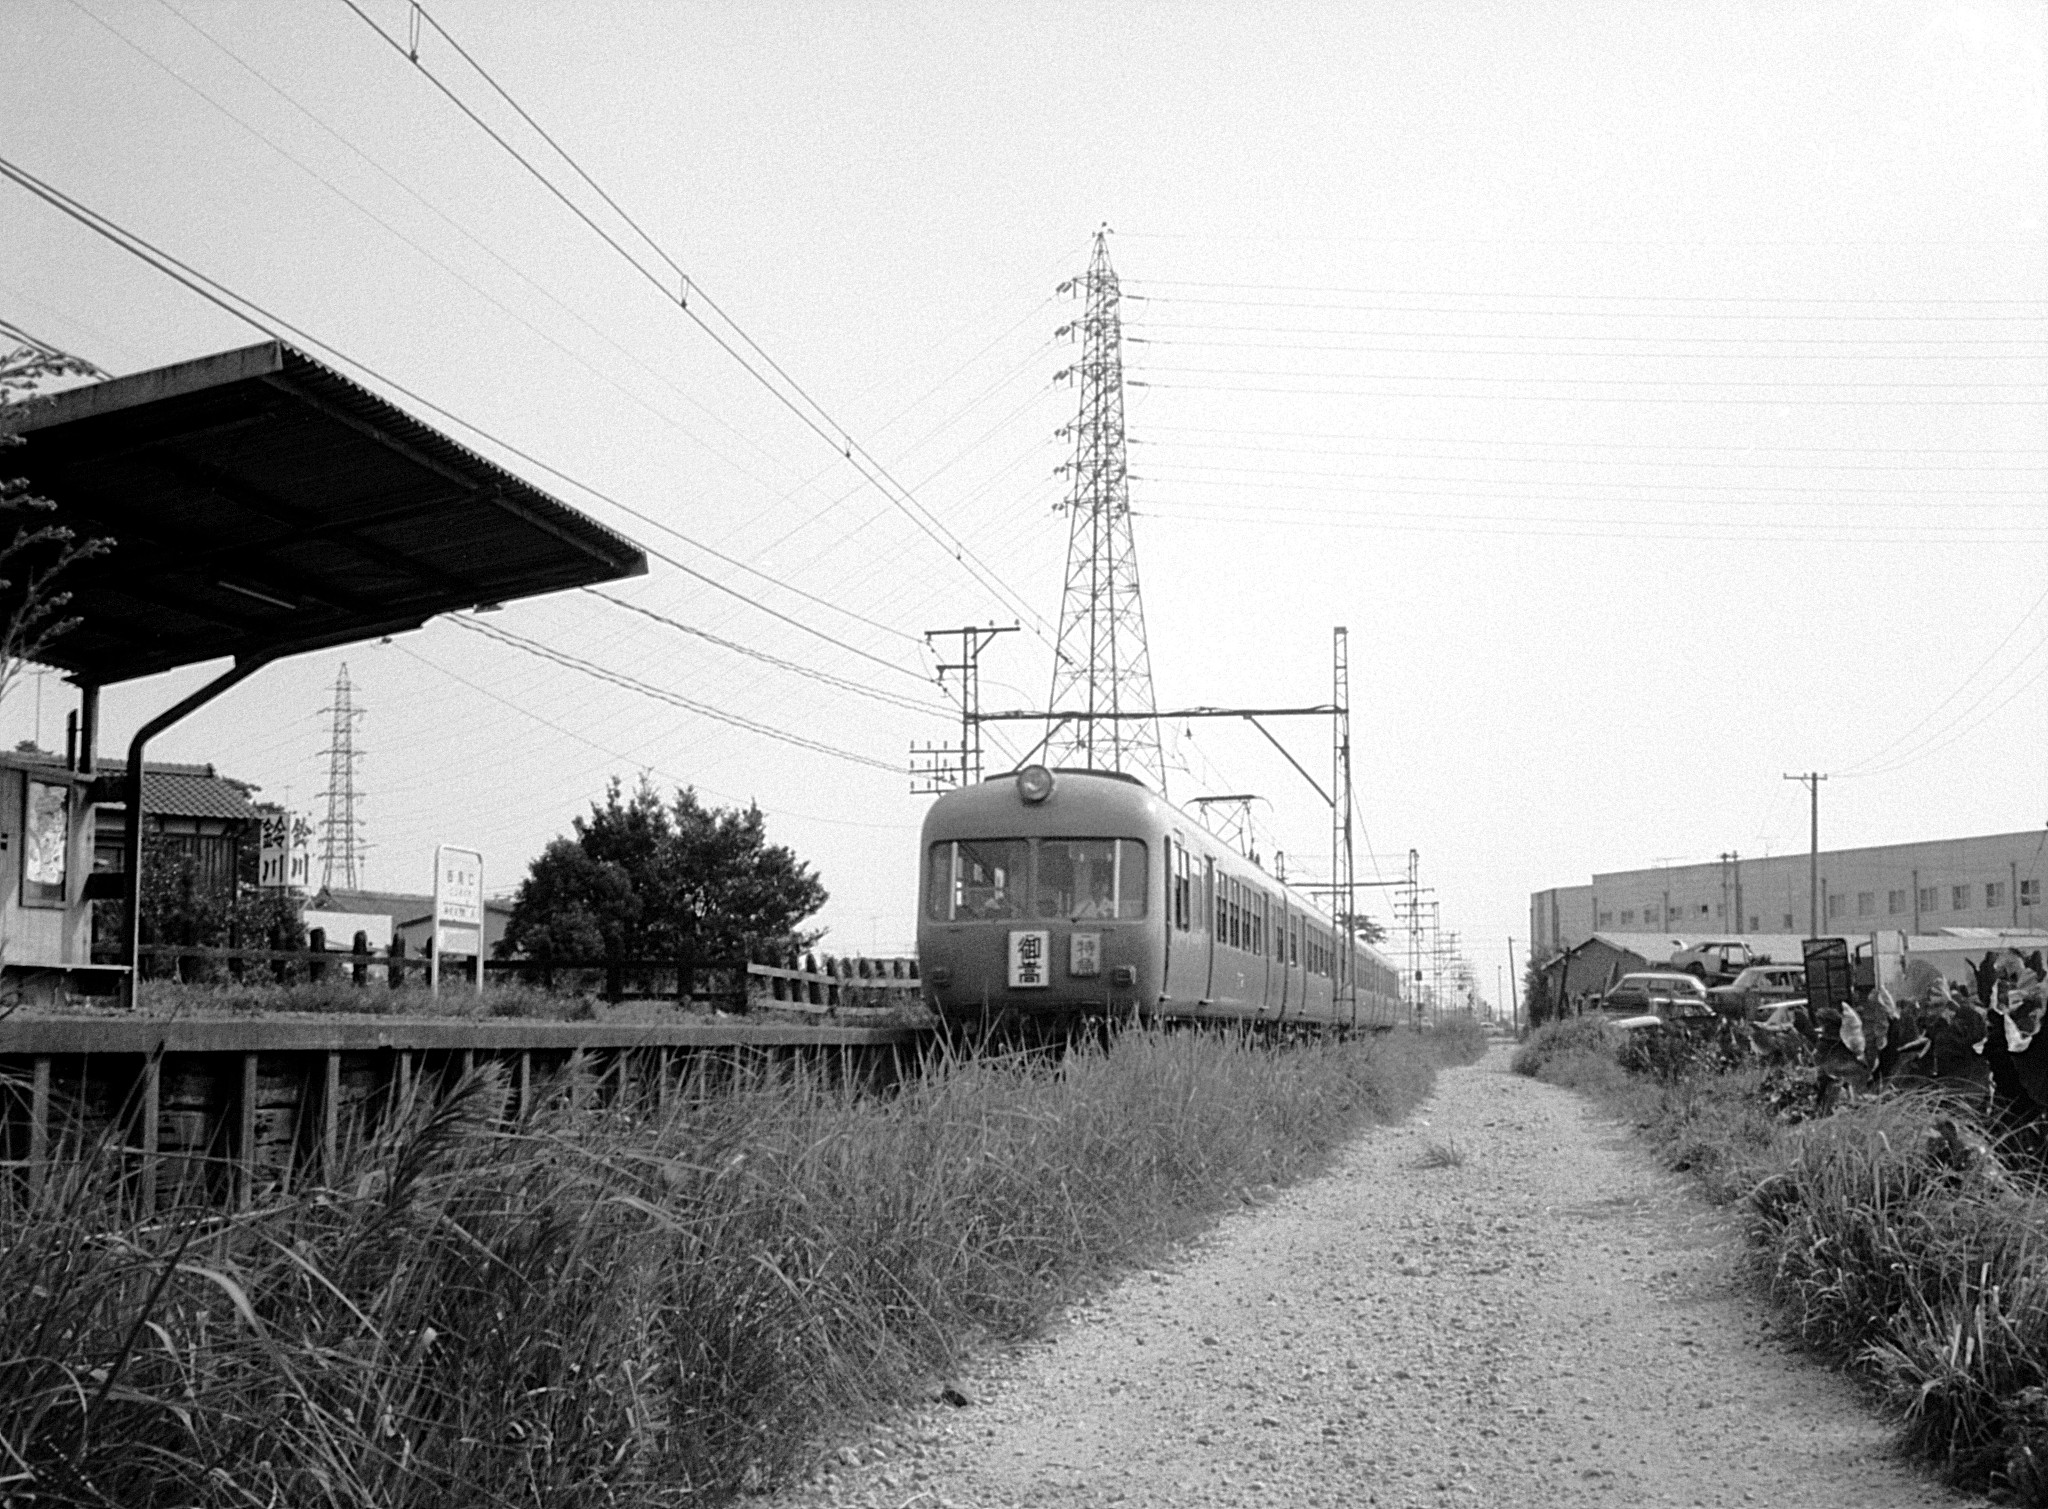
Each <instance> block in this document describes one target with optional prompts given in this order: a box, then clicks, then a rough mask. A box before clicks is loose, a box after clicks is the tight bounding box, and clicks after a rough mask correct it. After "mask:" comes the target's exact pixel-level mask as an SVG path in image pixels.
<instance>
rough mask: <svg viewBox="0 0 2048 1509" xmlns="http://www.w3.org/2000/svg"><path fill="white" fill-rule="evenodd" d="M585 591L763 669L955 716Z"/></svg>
mask: <svg viewBox="0 0 2048 1509" xmlns="http://www.w3.org/2000/svg"><path fill="white" fill-rule="evenodd" d="M583 591H584V593H585V594H586V595H588V596H590V597H594V598H597V599H598V600H600V601H601V602H607V603H610V604H611V605H612V606H613V607H615V608H619V609H622V610H624V611H625V612H628V613H637V614H639V615H640V616H641V617H642V618H645V619H649V620H651V621H652V622H654V623H658V624H661V625H663V626H665V627H667V628H670V629H673V630H675V631H676V632H677V633H678V634H688V635H690V636H692V637H694V638H697V639H701V640H703V641H705V642H706V643H707V644H715V645H717V646H718V647H719V648H720V649H723V650H731V651H732V652H733V653H734V654H736V655H744V656H746V657H747V658H748V659H750V660H757V661H760V662H761V663H762V664H764V665H772V666H775V667H776V668H778V669H780V670H785V671H788V672H790V673H791V674H793V675H797V676H802V677H805V678H806V679H808V680H811V681H816V682H818V683H820V684H821V685H825V686H831V687H837V688H838V689H839V690H840V691H844V692H851V693H853V694H854V695H855V696H857V697H867V698H870V699H871V700H873V701H876V702H881V703H885V704H886V705H888V706H890V707H896V708H901V709H903V710H905V711H907V712H913V713H923V714H927V715H929V716H932V717H951V716H952V714H951V713H950V712H949V711H948V710H947V709H944V708H941V707H939V706H937V705H936V704H934V703H930V702H918V701H915V700H914V699H912V698H909V697H903V696H898V695H897V694H896V693H894V692H886V691H883V690H881V689H880V688H879V687H872V686H869V685H867V684H866V683H864V682H860V681H852V680H849V679H847V678H846V677H844V676H835V675H833V674H832V673H831V672H830V671H822V670H819V669H818V668H817V667H816V666H809V665H805V664H803V663H802V662H801V661H796V660H785V659H783V658H782V657H781V656H779V655H771V654H769V653H768V652H767V651H766V650H757V649H755V648H753V647H752V646H751V645H744V644H741V643H739V642H738V641H737V640H731V639H726V638H724V637H723V636H721V635H718V634H713V633H712V632H711V631H710V630H709V629H700V628H698V627H697V626H696V625H695V624H687V623H684V622H683V621H682V620H681V619H678V618H671V617H669V616H668V615H667V614H666V613H657V612H656V611H655V610H654V609H652V608H649V607H646V606H645V605H643V604H641V603H635V602H628V601H627V600H626V599H625V598H623V597H614V596H613V595H612V594H611V593H609V592H603V591H600V590H598V589H597V588H595V587H585V588H584V589H583Z"/></svg>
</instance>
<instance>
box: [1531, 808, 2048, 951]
mask: <svg viewBox="0 0 2048 1509" xmlns="http://www.w3.org/2000/svg"><path fill="white" fill-rule="evenodd" d="M1810 865H1811V859H1810V857H1809V856H1808V855H1806V854H1803V853H1794V854H1774V855H1771V856H1769V857H1768V858H1763V859H1743V858H1731V859H1727V860H1716V861H1709V862H1708V863H1706V864H1692V865H1670V866H1665V867H1661V868H1653V869H1647V870H1615V871H1611V872H1609V873H1607V874H1604V875H1595V876H1594V877H1593V879H1592V883H1591V884H1589V885H1577V886H1559V887H1556V888H1554V889H1552V890H1547V891H1537V892H1535V893H1533V894H1532V895H1531V896H1530V898H1529V937H1530V952H1531V954H1532V955H1533V956H1534V957H1535V958H1536V959H1538V960H1542V959H1547V958H1549V957H1551V956H1553V955H1555V954H1558V953H1562V952H1563V951H1564V950H1566V949H1568V948H1575V947H1577V946H1578V945H1579V944H1581V943H1583V942H1585V941H1586V940H1587V939H1588V938H1590V937H1592V936H1593V935H1594V934H1595V933H1674V934H1683V935H1687V936H1702V935H1707V934H1714V933H1728V934H1730V935H1738V934H1758V933H1775V934H1804V933H1805V932H1806V931H1807V925H1808V920H1809V919H1808V917H1807V911H1808V906H1809V902H1808V894H1809V892H1808V884H1809V874H1810V868H1809V867H1810ZM2044 877H2048V829H2041V828H2036V829H2032V830H2030V831H2025V832H2020V833H1996V834H1991V835H1988V836H1986V837H1983V838H1947V839H1936V840H1932V841H1930V842H1926V843H1912V844H1884V845H1880V846H1878V847H1875V848H1868V849H1823V850H1822V851H1821V854H1820V894H1821V898H1822V900H1821V906H1822V912H1821V918H1820V926H1819V928H1818V929H1817V931H1819V932H1822V933H1870V932H1877V931H1879V930H1896V931H1900V932H1905V933H1912V934H1923V933H1940V932H1946V931H1949V930H1951V929H1957V928H1973V929H1991V930H1997V931H2012V932H2023V933H2037V932H2042V931H2048V904H2044V899H2043V895H2042V880H2043V878H2044Z"/></svg>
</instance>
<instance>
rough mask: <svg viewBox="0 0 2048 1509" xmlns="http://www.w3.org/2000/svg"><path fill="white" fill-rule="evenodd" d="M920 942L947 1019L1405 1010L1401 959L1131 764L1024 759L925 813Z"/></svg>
mask: <svg viewBox="0 0 2048 1509" xmlns="http://www.w3.org/2000/svg"><path fill="white" fill-rule="evenodd" d="M921 843H922V848H921V855H922V865H921V870H920V873H921V876H922V878H921V880H920V882H919V888H918V889H919V895H918V924H917V954H918V964H919V972H920V974H921V975H922V977H923V980H924V987H925V995H926V998H927V999H928V1001H929V1002H930V1003H931V1005H932V1007H933V1009H934V1010H935V1011H936V1012H937V1013H938V1015H939V1017H940V1018H941V1020H943V1021H944V1022H946V1023H947V1024H948V1026H950V1027H954V1028H965V1029H969V1030H976V1029H978V1030H997V1029H1001V1028H1004V1027H1012V1026H1017V1025H1019V1024H1039V1025H1044V1026H1057V1025H1059V1024H1063V1023H1068V1024H1070V1023H1073V1022H1075V1021H1079V1020H1082V1019H1089V1018H1096V1019H1109V1020H1125V1021H1138V1022H1153V1021H1167V1020H1174V1019H1183V1020H1197V1021H1225V1022H1228V1021H1236V1022H1244V1023H1252V1024H1274V1025H1290V1024H1291V1025H1299V1026H1304V1027H1307V1026H1316V1027H1320V1028H1324V1029H1338V1030H1354V1029H1363V1028H1384V1027H1392V1026H1394V1025H1396V1024H1397V1023H1399V1022H1401V1021H1402V1020H1403V1007H1402V993H1401V977H1400V971H1399V970H1398V969H1397V968H1396V967H1395V966H1394V965H1393V964H1392V963H1391V962H1390V961H1389V960H1387V959H1386V958H1385V957H1384V956H1383V955H1381V954H1380V953H1379V952H1377V951H1376V950H1375V949H1373V948H1371V947H1370V946H1368V945H1366V944H1363V943H1358V942H1355V941H1353V942H1350V943H1349V944H1348V946H1347V940H1346V939H1345V938H1344V937H1343V936H1341V933H1340V930H1339V929H1338V928H1337V926H1336V925H1335V924H1334V923H1333V922H1332V920H1331V919H1330V918H1329V917H1328V916H1327V915H1326V914H1325V913H1323V912H1322V911H1321V910H1319V909H1318V908H1317V907H1316V906H1315V905H1314V904H1313V903H1312V902H1310V901H1309V900H1308V899H1307V898H1306V897H1304V896H1302V895H1301V894H1299V893H1298V892H1296V891H1294V890H1292V889H1290V888H1289V887H1288V886H1287V885H1285V884H1284V883H1283V882H1281V881H1279V880H1277V879H1275V878H1274V877H1273V876H1271V875H1268V874H1267V873H1266V872H1265V870H1264V869H1262V868H1261V867H1260V866H1259V865H1257V864H1255V863H1254V862H1253V861H1251V860H1250V859H1247V858H1245V857H1244V856H1243V855H1241V854H1239V853H1237V852H1236V851H1235V850H1233V849H1232V848H1230V847H1229V846H1228V845H1226V844H1223V843H1221V842H1219V841H1218V840H1217V839H1216V838H1215V837H1214V836H1213V835H1211V834H1210V833H1209V832H1207V831H1206V830H1205V829H1203V828H1202V827H1201V826H1200V825H1199V824H1197V823H1195V822H1193V821H1192V820H1191V819H1190V818H1189V817H1188V816H1187V815H1186V814H1185V813H1183V812H1181V811H1180V810H1179V809H1178V808H1176V807H1173V806H1171V805H1169V804H1168V803H1167V802H1165V801H1164V800H1162V799H1161V798H1160V797H1158V796H1156V795H1154V794H1153V793H1152V792H1151V791H1150V790H1149V789H1148V788H1147V787H1146V786H1145V785H1144V783H1143V782H1141V781H1139V780H1138V779H1136V778H1135V777H1133V776H1130V775H1125V774H1122V773H1120V772H1115V771H1107V770H1094V769H1087V770H1076V769H1049V768H1047V767H1046V766H1043V765H1027V766H1025V767H1023V768H1022V769H1020V770H1016V771H1011V772H1007V773H1005V774H1002V775H998V776H993V777H990V778H988V779H986V780H983V781H980V782H977V783H975V784H973V785H969V786H962V787H958V788H955V789H954V790H952V791H948V792H946V793H944V794H942V795H941V796H940V797H939V798H938V799H937V800H936V801H934V802H933V803H932V805H931V808H930V810H929V811H928V812H927V813H926V814H925V820H924V826H923V831H922V839H921Z"/></svg>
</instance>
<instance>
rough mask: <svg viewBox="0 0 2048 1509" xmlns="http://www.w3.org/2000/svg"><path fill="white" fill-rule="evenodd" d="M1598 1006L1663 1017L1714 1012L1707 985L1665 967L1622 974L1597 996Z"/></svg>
mask: <svg viewBox="0 0 2048 1509" xmlns="http://www.w3.org/2000/svg"><path fill="white" fill-rule="evenodd" d="M1600 1010H1601V1011H1602V1012H1603V1013H1605V1014H1607V1015H1608V1016H1612V1017H1638V1016H1655V1017H1658V1018H1660V1019H1662V1020H1665V1021H1678V1020H1682V1019H1685V1018H1689V1017H1711V1016H1712V1015H1713V1014H1714V1007H1713V1004H1712V1003H1711V1002H1710V1001H1709V1000H1708V999H1707V987H1706V985H1705V984H1704V983H1702V982H1701V981H1700V980H1699V979H1698V977H1696V976H1694V975H1682V974H1677V973H1674V972H1672V971H1669V970H1650V971H1646V972H1644V973H1641V974H1633V975H1623V976H1622V977H1621V978H1620V979H1619V980H1616V981H1615V982H1614V984H1613V985H1611V986H1609V987H1608V990H1607V993H1606V994H1605V995H1603V996H1601V997H1600Z"/></svg>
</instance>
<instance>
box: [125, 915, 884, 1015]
mask: <svg viewBox="0 0 2048 1509" xmlns="http://www.w3.org/2000/svg"><path fill="white" fill-rule="evenodd" d="M325 942H326V940H325V938H324V937H323V936H322V934H321V931H320V929H318V928H315V929H314V930H313V931H312V933H311V934H310V935H309V936H308V940H307V946H306V947H305V948H299V949H276V948H245V947H241V946H236V945H229V946H220V945H201V944H185V943H146V944H144V945H142V948H141V950H140V953H141V959H142V963H143V971H142V973H143V978H144V979H145V980H150V979H156V980H176V981H180V982H183V983H189V984H203V983H246V984H261V983H264V982H266V981H267V982H271V983H277V984H301V983H313V984H318V983H323V982H328V983H334V984H342V985H351V986H354V987H355V988H357V989H371V988H376V987H382V988H387V989H393V990H396V989H399V988H401V987H403V986H406V985H409V984H424V983H425V981H426V979H427V975H428V969H429V966H430V965H431V964H432V962H433V956H432V954H431V953H430V952H422V953H419V954H408V952H407V950H406V946H405V941H404V940H403V939H393V940H392V944H391V947H390V948H389V949H388V950H383V951H378V950H372V949H371V948H370V947H369V945H368V943H367V941H366V939H365V938H364V935H363V934H361V933H358V934H357V935H356V937H355V941H354V946H353V947H351V948H349V949H346V950H337V949H330V948H327V947H326V946H325ZM479 969H481V970H482V971H483V974H484V978H485V979H486V980H487V981H488V980H498V981H516V982H518V983H520V984H525V985H530V986H535V987H538V988H540V989H543V990H548V991H554V992H558V993H562V994H572V995H592V994H595V995H598V996H601V997H602V998H603V999H604V1000H606V1001H609V1002H623V1001H677V1002H684V1003H693V1004H694V1003H703V1004H708V1005H713V1006H721V1007H724V1008H725V1009H727V1010H732V1011H745V1010H748V1009H750V1008H752V1007H757V1006H758V1007H765V1008H770V1009H779V1010H786V1011H800V1012H806V1013H810V1014H815V1015H836V1014H838V1013H840V1012H842V1011H845V1012H856V1013H858V1012H876V1011H900V1010H904V1009H908V1008H915V1007H916V1006H918V1005H919V1004H920V1003H921V1002H922V1000H923V996H924V983H923V981H922V980H921V979H920V978H919V975H918V968H917V961H916V960H915V959H911V958H879V959H871V958H864V957H852V958H839V957H835V956H833V955H830V954H826V955H822V956H820V955H818V954H815V953H811V954H806V955H803V956H802V957H801V958H798V957H793V956H791V957H784V958H781V959H778V960H775V961H770V962H761V961H754V960H746V961H741V960H736V959H735V960H706V961H686V960H679V959H629V958H613V959H570V960H560V959H556V958H554V957H552V956H551V955H547V954H541V955H536V956H532V957H527V958H517V959H476V958H473V957H456V958H444V959H443V960H442V963H441V979H442V981H443V983H444V984H449V985H452V986H454V987H456V988H458V989H460V988H464V987H473V986H474V985H475V983H476V978H477V971H478V970H479Z"/></svg>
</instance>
